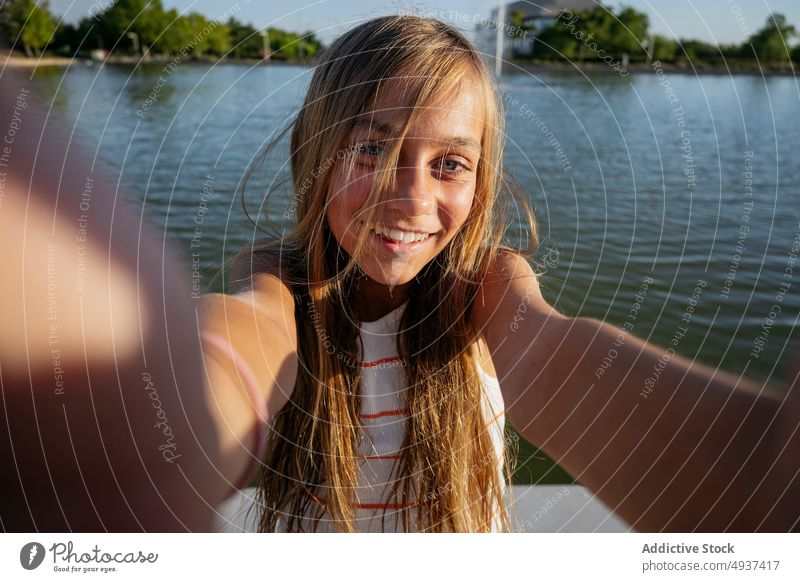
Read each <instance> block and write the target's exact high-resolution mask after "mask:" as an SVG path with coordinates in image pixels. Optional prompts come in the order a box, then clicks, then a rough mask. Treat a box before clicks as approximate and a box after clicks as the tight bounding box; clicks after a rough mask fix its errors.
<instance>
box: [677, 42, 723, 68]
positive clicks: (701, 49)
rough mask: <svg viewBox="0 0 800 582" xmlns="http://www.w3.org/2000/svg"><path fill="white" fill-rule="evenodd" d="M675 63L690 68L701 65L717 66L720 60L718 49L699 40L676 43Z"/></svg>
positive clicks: (720, 55) (720, 54)
mask: <svg viewBox="0 0 800 582" xmlns="http://www.w3.org/2000/svg"><path fill="white" fill-rule="evenodd" d="M678 45H679V48H678V56H677V59H676V60H677V61H678V62H681V63H686V64H689V65H691V66H695V67H696V66H702V65H703V64H717V63H719V62H720V61H721V59H722V53H721V52H720V48H719V47H718V46H717V45H715V44H710V43H707V42H703V41H701V40H684V39H681V40H679V41H678Z"/></svg>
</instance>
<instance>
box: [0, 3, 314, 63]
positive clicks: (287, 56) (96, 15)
mask: <svg viewBox="0 0 800 582" xmlns="http://www.w3.org/2000/svg"><path fill="white" fill-rule="evenodd" d="M238 10H239V4H238V3H237V4H234V5H233V6H232V7H230V8H229V9H228V11H227V12H226V13H225V14H224V15H223V19H224V18H227V20H225V21H224V22H218V21H216V20H208V19H207V18H206V17H205V16H203V15H202V14H199V13H197V12H192V13H189V14H185V15H181V14H179V13H178V11H177V10H175V9H171V10H165V9H164V6H163V5H162V3H161V0H149V1H148V0H116V1H115V2H112V1H111V0H106V1H103V0H97V1H96V2H95V4H93V5H92V6H91V7H90V9H89V16H87V17H86V18H84V19H83V20H81V21H80V22H79V23H78V24H77V26H74V25H71V24H62V25H58V24H57V19H56V18H54V17H53V15H52V14H51V13H50V9H49V4H48V2H39V3H38V4H37V2H36V0H6V2H5V3H3V4H2V8H0V33H2V34H3V35H4V36H5V37H6V40H7V42H8V43H9V44H11V45H14V46H15V48H17V49H19V50H21V51H24V52H25V53H26V54H27V55H28V56H36V55H39V54H41V52H42V51H43V50H47V51H49V52H53V53H56V54H60V55H65V56H71V55H76V54H77V55H78V56H88V55H89V53H90V52H91V51H93V50H96V49H103V50H106V51H108V52H112V53H114V54H116V55H151V56H153V55H164V56H169V55H175V54H178V53H180V54H181V55H183V56H184V57H189V58H203V57H211V56H213V57H223V56H228V57H231V58H240V59H260V58H263V57H264V56H269V57H270V58H272V59H276V60H287V61H302V60H308V59H311V58H313V57H314V56H315V55H316V54H317V53H318V52H320V51H321V50H322V48H323V46H322V43H320V42H319V40H317V39H316V38H315V36H314V35H313V33H311V32H308V33H305V34H297V33H294V32H287V31H285V30H281V29H279V28H268V29H266V30H259V29H256V28H255V27H253V26H252V25H251V24H245V23H242V22H239V21H238V20H236V18H235V14H236V12H238Z"/></svg>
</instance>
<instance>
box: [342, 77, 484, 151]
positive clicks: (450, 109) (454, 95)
mask: <svg viewBox="0 0 800 582" xmlns="http://www.w3.org/2000/svg"><path fill="white" fill-rule="evenodd" d="M408 86H409V83H407V82H403V81H402V80H394V81H391V82H389V83H386V84H384V85H383V87H382V88H381V91H380V94H379V95H378V96H377V97H376V98H375V99H373V101H372V103H370V105H369V106H368V107H366V109H365V111H364V112H363V113H361V114H360V115H358V116H357V118H356V120H355V125H354V130H355V131H359V132H361V131H364V130H367V131H376V132H379V133H382V134H386V135H389V136H391V135H396V134H398V133H399V131H400V129H401V127H402V125H403V123H404V122H405V120H406V119H407V118H408V117H409V116H410V115H411V113H412V108H413V101H412V99H411V96H410V95H409V93H410V91H409V89H408ZM414 113H415V114H416V117H415V119H414V120H413V121H412V123H411V125H410V126H409V128H408V133H407V137H412V138H413V137H420V138H421V137H424V138H428V139H431V138H438V139H447V140H448V141H456V142H458V143H459V145H463V146H466V147H472V148H473V149H477V150H478V152H480V144H481V138H482V135H483V125H484V116H485V109H484V97H483V95H482V94H481V91H480V89H479V87H478V85H477V83H474V82H466V81H462V82H461V83H459V84H458V85H456V86H455V87H454V89H453V90H452V91H448V92H447V93H444V94H440V95H437V96H436V98H435V99H433V100H431V101H430V102H428V103H424V104H422V105H419V106H417V107H416V110H415V111H414ZM462 142H463V143H462Z"/></svg>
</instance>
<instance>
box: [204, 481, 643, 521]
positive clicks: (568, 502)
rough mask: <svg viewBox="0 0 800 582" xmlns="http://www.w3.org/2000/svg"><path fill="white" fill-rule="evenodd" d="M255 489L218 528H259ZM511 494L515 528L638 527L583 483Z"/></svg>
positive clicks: (229, 508)
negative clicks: (603, 501)
mask: <svg viewBox="0 0 800 582" xmlns="http://www.w3.org/2000/svg"><path fill="white" fill-rule="evenodd" d="M255 493H256V490H255V488H252V487H251V488H249V489H244V490H242V491H239V492H238V493H237V494H236V495H234V496H232V497H231V498H230V499H228V500H227V501H225V503H223V504H222V505H221V506H220V507H219V508H218V512H219V515H218V516H217V518H216V524H215V529H216V531H219V532H255V531H256V530H257V529H258V510H257V507H256V506H255V505H254V502H255ZM510 498H511V499H512V500H513V503H512V505H511V513H512V525H513V526H514V531H515V532H519V533H523V532H524V533H534V532H573V533H577V532H580V533H588V532H628V531H635V530H633V529H631V528H630V526H629V525H628V524H627V523H626V522H625V521H623V520H622V519H621V518H620V517H617V516H616V515H614V514H613V513H612V512H611V511H610V510H609V509H608V507H606V506H605V505H604V504H603V503H602V502H601V501H600V500H598V499H596V498H595V497H594V495H593V494H592V492H591V491H589V490H588V489H586V488H585V487H581V486H580V485H515V486H513V487H512V488H511V495H510Z"/></svg>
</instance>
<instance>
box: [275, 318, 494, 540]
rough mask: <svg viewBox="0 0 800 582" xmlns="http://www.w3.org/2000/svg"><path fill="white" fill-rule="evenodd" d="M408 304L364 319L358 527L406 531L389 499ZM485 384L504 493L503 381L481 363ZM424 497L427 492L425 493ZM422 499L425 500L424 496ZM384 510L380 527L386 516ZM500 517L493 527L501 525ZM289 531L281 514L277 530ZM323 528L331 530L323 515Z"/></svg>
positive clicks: (401, 411) (401, 430)
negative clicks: (401, 329)
mask: <svg viewBox="0 0 800 582" xmlns="http://www.w3.org/2000/svg"><path fill="white" fill-rule="evenodd" d="M405 306H406V304H405V303H404V304H403V305H401V306H400V307H398V308H397V309H395V310H394V311H392V312H390V313H388V314H387V315H385V316H384V317H382V318H380V319H378V320H376V321H369V322H362V323H361V330H360V334H361V342H362V345H363V346H364V349H363V353H362V354H360V356H359V360H358V362H357V365H358V366H359V367H360V368H361V386H360V390H361V410H360V415H361V421H362V423H363V425H364V428H365V430H364V434H363V435H362V438H361V439H360V442H359V446H358V453H357V454H358V455H359V459H358V466H359V470H358V488H357V490H356V500H357V501H356V522H355V527H356V531H359V532H381V531H389V532H395V531H397V532H399V531H403V530H402V528H403V523H402V518H401V517H400V516H401V511H402V510H403V507H402V506H401V505H400V504H398V503H390V502H389V501H388V499H387V498H388V496H389V493H390V492H391V489H392V487H393V485H394V481H395V480H396V479H397V478H398V476H397V474H396V469H395V464H396V463H398V462H399V459H400V454H401V448H402V446H403V438H404V436H405V423H406V418H407V413H408V410H407V408H406V401H405V391H406V380H405V374H404V371H403V365H402V361H401V360H400V357H399V355H398V351H397V343H396V342H397V330H398V326H399V323H400V318H401V317H402V315H403V311H404V310H405ZM477 369H478V373H479V375H480V377H481V380H482V382H483V387H484V395H485V398H484V401H483V413H484V421H485V425H486V427H487V430H488V431H489V434H490V437H491V440H492V444H493V446H494V450H495V454H496V457H497V460H498V462H497V470H498V474H499V478H500V483H502V484H503V487H504V493H505V476H504V473H503V460H504V445H505V441H504V436H503V431H504V428H505V407H504V402H503V396H502V393H501V392H500V384H499V383H498V381H497V379H496V378H493V377H491V376H489V375H488V374H486V373H485V372H484V371H483V370H482V369H481V367H480V365H478V366H477ZM423 496H424V495H423ZM420 501H422V500H420ZM384 513H385V514H386V519H385V523H384V524H383V527H382V523H381V522H382V518H383V517H384ZM415 513H416V509H412V510H411V514H410V517H411V519H410V520H409V521H410V522H411V524H410V527H414V524H413V522H414V517H415ZM500 527H501V525H500V520H499V516H498V518H497V519H496V520H495V523H494V524H493V527H492V531H499V530H500ZM283 530H285V523H284V521H283V519H280V520H279V524H278V528H277V531H283ZM317 531H320V532H325V531H333V527H331V526H330V525H329V524H328V523H327V522H326V521H325V519H324V517H323V519H322V520H321V521H320V524H319V527H318V530H317Z"/></svg>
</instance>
